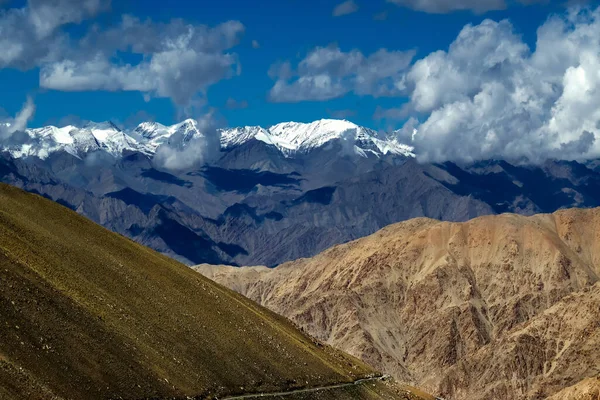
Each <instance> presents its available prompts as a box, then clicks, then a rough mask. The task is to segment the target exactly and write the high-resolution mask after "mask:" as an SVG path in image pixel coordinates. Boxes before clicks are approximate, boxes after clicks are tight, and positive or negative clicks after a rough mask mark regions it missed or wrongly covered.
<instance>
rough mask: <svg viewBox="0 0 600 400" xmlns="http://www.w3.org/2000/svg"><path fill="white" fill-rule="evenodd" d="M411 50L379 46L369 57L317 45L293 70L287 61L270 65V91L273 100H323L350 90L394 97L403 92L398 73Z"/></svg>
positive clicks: (361, 93)
mask: <svg viewBox="0 0 600 400" xmlns="http://www.w3.org/2000/svg"><path fill="white" fill-rule="evenodd" d="M414 54H415V52H414V51H413V50H410V51H388V50H386V49H381V50H379V51H377V52H375V53H373V54H371V55H369V56H364V55H363V54H362V52H360V51H358V50H352V51H349V52H343V51H341V50H340V49H339V48H338V47H335V46H329V47H318V48H316V49H314V50H313V51H311V52H310V53H309V54H307V55H306V57H305V58H304V59H303V60H302V61H300V63H299V64H298V68H297V71H293V70H292V67H291V64H290V63H289V62H284V63H279V64H274V65H273V66H271V70H270V71H269V76H271V78H273V79H276V82H275V85H274V86H273V88H272V89H271V91H270V99H271V101H274V102H300V101H310V100H313V101H315V100H316V101H324V100H329V99H333V98H337V97H341V96H344V95H345V94H347V93H350V92H354V93H356V94H358V95H370V96H375V97H380V96H395V95H399V94H401V93H403V92H404V89H405V87H404V84H403V79H402V76H403V74H404V72H405V70H406V69H407V68H408V67H409V65H410V62H411V60H412V58H413V57H414Z"/></svg>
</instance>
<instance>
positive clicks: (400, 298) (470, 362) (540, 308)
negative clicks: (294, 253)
mask: <svg viewBox="0 0 600 400" xmlns="http://www.w3.org/2000/svg"><path fill="white" fill-rule="evenodd" d="M198 269H199V270H200V272H202V273H204V274H205V275H207V276H209V277H211V278H212V279H214V280H216V281H217V282H221V283H223V284H225V285H226V286H229V287H231V288H233V289H234V290H236V291H238V292H240V293H242V294H244V295H246V296H248V297H250V298H252V299H254V300H257V301H258V302H260V303H261V304H263V305H266V306H267V307H269V308H271V309H272V310H274V311H276V312H278V313H281V314H282V315H284V316H287V317H289V318H290V319H292V320H293V321H294V322H296V323H297V324H298V325H300V326H301V327H303V328H304V329H305V330H306V331H307V332H309V333H311V334H312V335H314V336H316V337H318V338H319V339H322V340H324V341H326V342H327V343H329V344H332V345H334V346H336V347H338V348H340V349H344V350H346V351H348V352H350V353H351V354H353V355H356V356H358V357H360V358H362V359H363V360H365V361H367V362H369V363H370V364H372V365H374V366H375V367H377V368H381V369H382V370H384V371H385V372H388V373H391V374H393V375H394V376H395V377H397V378H399V379H400V380H404V381H408V382H414V383H415V384H416V385H417V386H420V387H422V388H424V389H426V390H428V391H430V392H433V393H434V394H439V395H441V396H443V397H446V398H449V399H454V400H460V399H465V400H466V399H469V400H470V399H489V398H503V399H521V398H526V399H535V398H543V397H545V396H548V395H551V394H554V393H556V392H558V391H559V390H560V389H562V388H566V387H568V386H571V385H575V384H577V383H578V382H579V381H581V380H582V379H584V378H587V377H591V376H595V375H597V374H598V372H600V361H599V360H600V283H598V284H596V282H598V280H599V275H600V209H588V210H579V209H572V210H566V211H559V212H557V213H555V214H548V215H536V216H533V217H523V216H518V215H514V214H504V215H499V216H489V217H481V218H477V219H474V220H471V221H469V222H465V223H448V222H439V221H435V220H431V219H423V218H420V219H414V220H410V221H407V222H403V223H400V224H396V225H391V226H389V227H387V228H384V229H382V230H381V231H379V232H377V233H376V234H374V235H372V236H369V237H366V238H363V239H360V240H357V241H354V242H351V243H348V244H344V245H340V246H336V247H333V248H331V249H329V250H327V251H325V252H323V253H321V254H319V255H318V256H316V257H314V258H311V259H302V260H298V261H295V262H290V263H286V264H283V265H281V266H279V267H277V268H275V269H273V270H268V269H265V268H242V269H235V268H227V267H212V266H202V267H200V268H198Z"/></svg>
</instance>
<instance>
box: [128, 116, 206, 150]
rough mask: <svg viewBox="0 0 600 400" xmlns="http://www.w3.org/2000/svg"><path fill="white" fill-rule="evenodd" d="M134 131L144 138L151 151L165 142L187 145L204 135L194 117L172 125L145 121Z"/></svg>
mask: <svg viewBox="0 0 600 400" xmlns="http://www.w3.org/2000/svg"><path fill="white" fill-rule="evenodd" d="M134 132H135V133H136V134H137V135H138V136H140V137H141V138H142V141H143V142H145V144H146V146H147V147H148V148H149V149H150V150H151V152H156V150H157V149H158V147H159V146H161V145H163V144H168V145H172V146H175V147H185V145H186V144H187V143H189V142H190V140H192V139H194V138H197V137H202V132H200V129H199V127H198V122H197V121H196V120H194V119H186V120H185V121H182V122H180V123H178V124H175V125H171V126H165V125H162V124H159V123H158V122H143V123H141V124H139V125H138V126H137V128H135V129H134Z"/></svg>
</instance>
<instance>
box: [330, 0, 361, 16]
mask: <svg viewBox="0 0 600 400" xmlns="http://www.w3.org/2000/svg"><path fill="white" fill-rule="evenodd" d="M357 11H358V4H356V2H355V1H354V0H347V1H345V2H343V3H340V4H338V5H337V6H335V8H334V9H333V12H332V15H333V16H334V17H341V16H342V15H348V14H352V13H355V12H357Z"/></svg>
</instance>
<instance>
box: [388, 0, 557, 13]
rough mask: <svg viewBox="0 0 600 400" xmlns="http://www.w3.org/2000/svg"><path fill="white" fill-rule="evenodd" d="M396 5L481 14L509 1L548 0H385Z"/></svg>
mask: <svg viewBox="0 0 600 400" xmlns="http://www.w3.org/2000/svg"><path fill="white" fill-rule="evenodd" d="M387 1H388V2H389V3H394V4H396V5H398V6H402V7H407V8H412V9H413V10H417V11H424V12H427V13H432V14H446V13H450V12H453V11H465V10H468V11H472V12H474V13H476V14H483V13H485V12H488V11H495V10H504V9H506V7H507V6H508V5H510V4H511V3H518V4H523V5H529V4H535V3H547V2H548V1H549V0H517V1H510V0H509V1H508V4H507V1H505V0H387Z"/></svg>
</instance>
